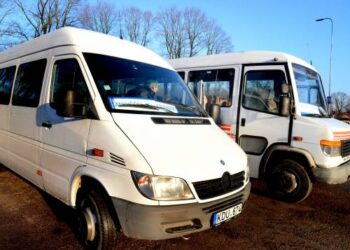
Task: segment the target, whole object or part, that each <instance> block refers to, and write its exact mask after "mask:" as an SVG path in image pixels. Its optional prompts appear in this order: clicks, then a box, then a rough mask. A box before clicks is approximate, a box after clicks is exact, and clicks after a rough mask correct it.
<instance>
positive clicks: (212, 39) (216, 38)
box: [204, 20, 233, 55]
mask: <svg viewBox="0 0 350 250" xmlns="http://www.w3.org/2000/svg"><path fill="white" fill-rule="evenodd" d="M206 27H207V29H206V33H205V40H204V44H205V49H206V51H207V55H211V54H219V53H223V52H230V51H232V50H233V45H232V42H231V38H230V37H229V36H228V35H227V34H226V32H225V31H223V29H222V28H221V27H220V26H219V25H218V24H217V23H216V21H215V20H211V21H209V22H208V23H207V24H206Z"/></svg>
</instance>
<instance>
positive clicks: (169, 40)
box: [157, 7, 186, 59]
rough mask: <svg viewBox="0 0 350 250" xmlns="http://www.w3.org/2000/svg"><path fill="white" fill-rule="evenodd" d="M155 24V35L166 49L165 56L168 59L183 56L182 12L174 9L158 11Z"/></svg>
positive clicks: (184, 44)
mask: <svg viewBox="0 0 350 250" xmlns="http://www.w3.org/2000/svg"><path fill="white" fill-rule="evenodd" d="M157 23H158V31H157V34H158V36H159V38H160V40H161V44H162V46H164V47H165V48H166V56H167V57H168V58H169V59H174V58H180V57H183V56H185V52H186V33H185V28H184V20H183V15H182V12H181V11H179V10H178V9H177V8H175V7H172V8H169V9H165V10H163V11H160V12H159V13H158V15H157Z"/></svg>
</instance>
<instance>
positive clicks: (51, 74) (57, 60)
mask: <svg viewBox="0 0 350 250" xmlns="http://www.w3.org/2000/svg"><path fill="white" fill-rule="evenodd" d="M65 60H74V61H75V62H76V63H77V65H78V67H79V69H80V72H81V76H82V78H83V79H84V82H85V86H86V89H87V92H88V95H89V98H90V99H91V100H92V95H91V91H90V89H89V86H88V85H89V84H88V80H87V77H86V75H85V74H84V68H83V67H82V65H81V64H80V62H79V58H78V57H76V56H68V57H58V58H55V60H53V62H52V65H51V67H50V68H51V70H50V72H49V74H50V77H49V79H50V81H49V86H48V90H49V91H48V103H49V105H50V107H51V108H52V109H54V110H56V107H55V105H53V104H54V103H53V102H52V100H51V98H52V97H53V87H54V85H53V84H54V82H53V80H54V79H55V78H54V73H55V69H54V67H55V64H56V63H57V62H60V61H65Z"/></svg>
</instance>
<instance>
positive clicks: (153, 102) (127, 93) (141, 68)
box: [84, 53, 207, 116]
mask: <svg viewBox="0 0 350 250" xmlns="http://www.w3.org/2000/svg"><path fill="white" fill-rule="evenodd" d="M84 57H85V60H86V62H87V64H88V66H89V69H90V71H91V74H92V76H93V78H94V81H95V83H96V85H97V88H98V90H99V92H100V95H101V97H102V99H103V101H104V103H105V106H106V108H107V109H108V110H109V111H111V112H124V113H126V112H127V113H156V114H160V113H162V114H164V113H166V114H167V115H175V116H207V114H206V112H205V111H204V110H203V109H202V107H201V106H200V105H199V104H198V102H197V101H196V99H195V98H194V97H193V95H192V94H191V92H190V91H189V89H188V88H187V87H186V85H185V84H184V82H183V80H182V79H181V78H180V76H179V75H178V74H177V73H176V72H175V71H172V70H169V69H165V68H161V67H157V66H154V65H150V64H145V63H141V62H136V61H132V60H127V59H122V58H117V57H111V56H105V55H99V54H91V53H84Z"/></svg>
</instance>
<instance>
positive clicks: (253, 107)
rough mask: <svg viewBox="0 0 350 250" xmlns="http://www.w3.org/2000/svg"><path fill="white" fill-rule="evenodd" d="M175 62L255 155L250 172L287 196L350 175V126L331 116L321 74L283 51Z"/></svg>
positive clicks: (225, 125)
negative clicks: (315, 182) (317, 182)
mask: <svg viewBox="0 0 350 250" xmlns="http://www.w3.org/2000/svg"><path fill="white" fill-rule="evenodd" d="M170 64H171V65H172V66H173V67H174V68H175V69H176V70H177V71H178V73H179V74H180V75H181V76H182V77H183V78H184V79H185V80H186V82H187V83H188V85H189V87H190V88H191V89H192V90H193V91H194V92H195V94H196V95H197V96H198V97H199V98H200V101H201V103H202V104H203V106H206V108H207V110H208V112H209V113H211V115H212V116H213V118H215V120H216V122H217V123H218V124H219V125H221V128H222V129H223V130H225V131H226V132H227V134H228V135H229V136H230V137H231V138H233V139H235V140H236V142H237V143H239V145H240V146H241V147H242V148H243V150H244V151H245V152H246V153H247V154H248V165H249V167H250V173H251V177H254V178H263V179H265V180H266V183H267V186H268V188H269V189H270V191H271V192H272V194H273V195H274V196H275V197H277V198H279V199H282V200H284V201H288V202H299V201H302V200H303V199H305V198H306V197H307V196H308V195H309V193H310V191H311V189H312V183H313V182H314V181H320V182H325V183H330V184H339V183H344V182H346V181H347V180H348V179H349V177H350V161H349V160H350V126H349V125H348V124H345V123H344V122H341V121H338V120H335V119H333V118H331V117H330V116H329V115H328V112H327V110H328V108H327V103H326V98H325V94H324V90H323V86H322V81H321V77H320V75H319V74H318V73H317V71H316V69H315V68H314V67H313V66H312V65H310V64H308V63H306V62H305V61H303V60H301V59H299V58H297V57H294V56H291V55H288V54H285V53H279V52H264V51H260V52H259V51H257V52H254V51H251V52H237V53H226V54H219V55H210V56H198V57H193V58H181V59H174V60H171V61H170Z"/></svg>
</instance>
